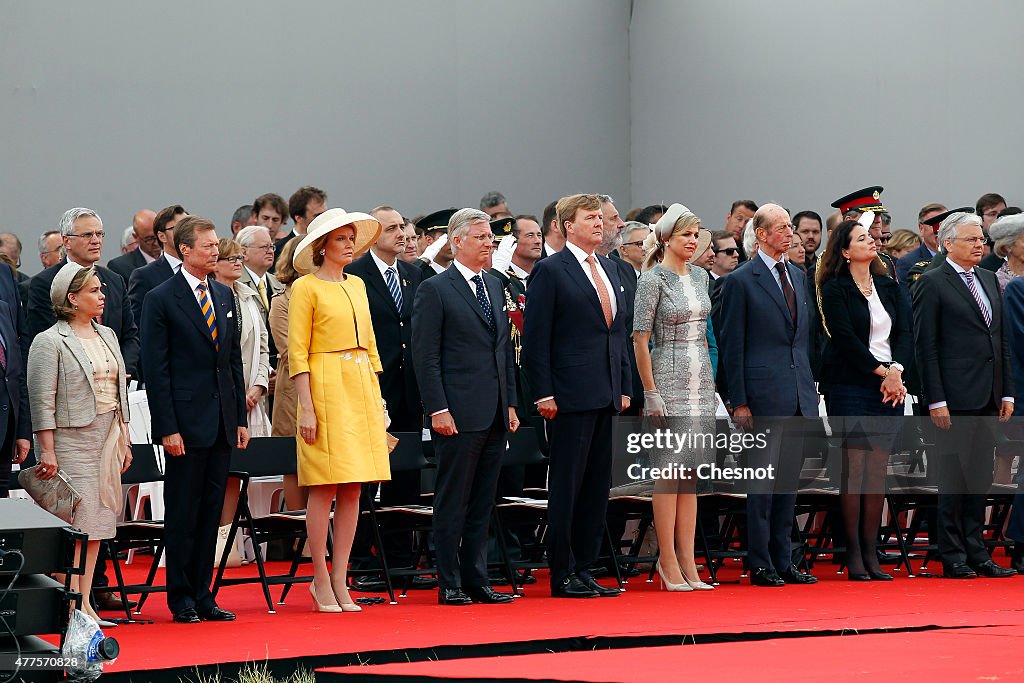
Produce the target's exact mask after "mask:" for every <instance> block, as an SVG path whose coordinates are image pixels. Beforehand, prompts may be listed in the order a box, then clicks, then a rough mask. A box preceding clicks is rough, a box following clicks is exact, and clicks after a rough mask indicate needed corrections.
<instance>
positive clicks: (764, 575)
mask: <svg viewBox="0 0 1024 683" xmlns="http://www.w3.org/2000/svg"><path fill="white" fill-rule="evenodd" d="M750 585H752V586H764V587H766V588H777V587H779V586H785V585H786V582H785V581H783V580H782V577H781V576H779V575H778V574H776V573H775V572H773V571H772V570H771V569H767V568H765V567H758V568H757V569H755V570H753V571H752V572H750Z"/></svg>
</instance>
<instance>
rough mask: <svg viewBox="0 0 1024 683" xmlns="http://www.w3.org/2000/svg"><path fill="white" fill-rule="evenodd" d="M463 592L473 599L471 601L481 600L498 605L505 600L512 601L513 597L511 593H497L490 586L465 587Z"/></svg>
mask: <svg viewBox="0 0 1024 683" xmlns="http://www.w3.org/2000/svg"><path fill="white" fill-rule="evenodd" d="M464 592H465V594H466V595H468V596H469V597H470V598H471V599H472V600H473V602H482V603H484V604H488V605H500V604H502V603H505V602H512V600H513V599H514V598H513V597H512V595H511V594H509V593H499V592H498V591H496V590H494V589H493V588H491V587H490V586H480V587H479V588H467V589H466V590H465V591H464Z"/></svg>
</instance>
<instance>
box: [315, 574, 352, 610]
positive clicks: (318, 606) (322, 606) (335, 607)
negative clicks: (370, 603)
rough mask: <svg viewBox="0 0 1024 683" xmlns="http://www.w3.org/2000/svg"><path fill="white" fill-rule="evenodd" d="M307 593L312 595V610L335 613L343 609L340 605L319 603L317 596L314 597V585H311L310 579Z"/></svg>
mask: <svg viewBox="0 0 1024 683" xmlns="http://www.w3.org/2000/svg"><path fill="white" fill-rule="evenodd" d="M309 594H310V595H311V596H312V597H313V607H312V610H313V611H314V612H325V613H332V614H336V613H339V612H343V611H345V610H344V609H342V607H341V606H340V605H325V604H323V603H321V602H320V601H319V600H318V599H317V597H316V586H314V585H313V582H312V581H311V582H310V583H309Z"/></svg>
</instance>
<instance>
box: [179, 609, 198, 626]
mask: <svg viewBox="0 0 1024 683" xmlns="http://www.w3.org/2000/svg"><path fill="white" fill-rule="evenodd" d="M174 621H175V622H176V623H178V624H198V623H199V621H200V619H199V615H198V614H197V613H196V611H195V610H194V609H192V608H191V607H189V608H187V609H183V610H181V611H180V612H178V613H177V614H175V615H174Z"/></svg>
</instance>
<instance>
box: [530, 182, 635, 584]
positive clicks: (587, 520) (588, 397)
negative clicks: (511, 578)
mask: <svg viewBox="0 0 1024 683" xmlns="http://www.w3.org/2000/svg"><path fill="white" fill-rule="evenodd" d="M555 211H556V214H557V217H558V227H557V228H556V229H557V230H559V231H560V232H562V233H563V234H564V236H565V238H566V243H565V248H564V249H562V250H561V251H559V252H557V253H555V254H552V255H551V256H549V257H547V258H545V259H542V260H540V261H538V262H537V265H536V266H534V268H533V270H532V271H531V272H530V296H529V301H528V302H527V305H526V315H525V317H524V321H523V367H524V368H525V369H526V375H527V378H528V379H529V385H530V389H531V392H532V393H533V396H534V401H535V403H536V405H537V412H539V413H540V414H541V415H542V416H543V417H544V418H545V419H546V420H547V421H548V434H549V441H550V452H551V464H550V467H549V476H548V478H549V487H548V488H549V495H548V562H549V564H550V566H551V594H552V595H553V596H554V597H560V598H592V597H598V596H601V597H614V596H617V595H618V594H619V590H618V589H617V588H608V587H605V586H602V585H601V584H599V583H597V581H595V580H594V577H593V576H592V575H591V574H590V572H589V567H590V566H591V565H592V564H593V563H594V562H595V561H596V560H597V556H598V553H599V551H600V547H601V534H602V531H603V530H604V520H605V511H606V509H607V507H608V488H609V486H610V485H611V469H612V418H613V417H614V416H615V415H617V414H618V413H620V412H622V411H623V410H626V409H628V408H629V395H630V393H631V388H632V377H631V374H632V373H631V370H630V365H629V355H628V353H627V351H626V347H627V344H626V324H625V320H626V311H625V308H626V299H625V295H624V293H623V287H622V283H621V282H620V280H619V269H618V268H617V267H616V266H615V264H614V263H612V261H611V259H608V258H606V257H604V256H601V255H599V254H595V253H594V252H595V250H596V249H597V247H599V246H600V245H601V241H602V239H603V236H604V229H603V220H602V213H601V198H600V196H598V195H594V194H578V195H572V196H570V197H563V198H562V199H560V200H559V201H558V204H557V206H556V208H555Z"/></svg>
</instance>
